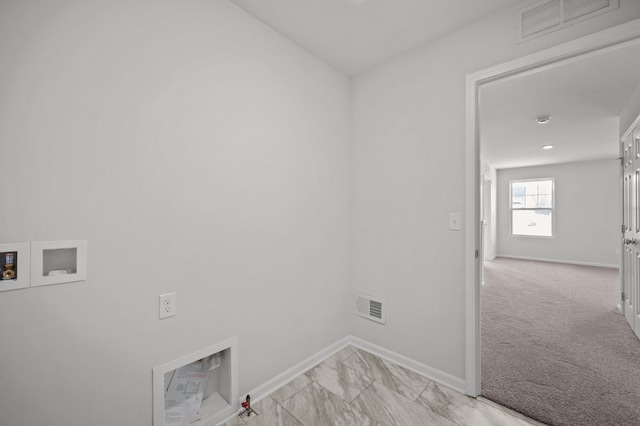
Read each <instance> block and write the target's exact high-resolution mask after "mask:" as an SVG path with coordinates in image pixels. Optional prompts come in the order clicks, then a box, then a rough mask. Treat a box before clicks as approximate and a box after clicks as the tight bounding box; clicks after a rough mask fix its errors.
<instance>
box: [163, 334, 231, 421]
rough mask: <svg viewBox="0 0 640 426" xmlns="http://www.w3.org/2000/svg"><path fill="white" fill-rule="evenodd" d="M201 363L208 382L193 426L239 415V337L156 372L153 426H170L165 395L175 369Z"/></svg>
mask: <svg viewBox="0 0 640 426" xmlns="http://www.w3.org/2000/svg"><path fill="white" fill-rule="evenodd" d="M198 361H200V362H202V363H203V365H202V368H203V369H207V370H209V380H208V382H207V387H206V389H205V392H204V395H203V399H202V405H201V407H200V414H201V419H200V420H197V421H195V422H193V423H191V425H193V426H213V425H216V424H219V423H220V422H221V421H223V420H224V419H225V418H227V417H229V416H232V415H234V414H237V413H238V408H239V405H240V404H239V400H238V338H237V337H233V338H231V339H228V340H225V341H223V342H220V343H218V344H216V345H212V346H209V347H207V348H204V349H202V350H199V351H197V352H194V353H192V354H190V355H186V356H183V357H181V358H179V359H176V360H174V361H171V362H168V363H166V364H163V365H160V366H158V367H155V368H154V369H153V426H166V425H168V424H170V423H169V422H167V421H166V420H167V412H166V409H167V408H168V407H167V406H166V401H165V393H166V392H167V389H168V388H169V386H170V381H171V380H173V377H174V372H175V371H176V369H178V368H180V367H183V366H185V365H187V364H191V363H193V362H198ZM171 424H174V423H171Z"/></svg>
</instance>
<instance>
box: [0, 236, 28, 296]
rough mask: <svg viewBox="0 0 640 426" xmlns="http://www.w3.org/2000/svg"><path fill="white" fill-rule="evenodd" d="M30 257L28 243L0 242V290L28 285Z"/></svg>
mask: <svg viewBox="0 0 640 426" xmlns="http://www.w3.org/2000/svg"><path fill="white" fill-rule="evenodd" d="M30 258H31V249H30V244H29V243H9V244H0V291H7V290H17V289H20V288H27V287H29V284H30V281H31V280H30V275H31V265H30Z"/></svg>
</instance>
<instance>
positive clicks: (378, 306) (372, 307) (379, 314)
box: [356, 294, 386, 324]
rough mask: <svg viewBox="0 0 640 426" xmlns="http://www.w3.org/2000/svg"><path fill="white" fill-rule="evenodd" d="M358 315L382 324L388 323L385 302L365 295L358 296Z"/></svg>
mask: <svg viewBox="0 0 640 426" xmlns="http://www.w3.org/2000/svg"><path fill="white" fill-rule="evenodd" d="M356 315H358V316H361V317H362V318H366V319H370V320H371V321H376V322H379V323H381V324H385V323H386V317H385V313H384V303H383V301H382V300H381V299H377V298H375V297H371V296H367V295H365V294H356Z"/></svg>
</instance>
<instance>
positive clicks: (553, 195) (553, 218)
mask: <svg viewBox="0 0 640 426" xmlns="http://www.w3.org/2000/svg"><path fill="white" fill-rule="evenodd" d="M540 181H551V207H535V208H532V207H529V208H514V207H513V184H514V183H521V182H540ZM514 210H520V211H522V210H549V211H550V212H551V235H527V234H515V233H514V232H513V212H514ZM555 210H556V182H555V178H552V177H546V178H533V179H513V180H510V181H509V235H511V236H512V237H516V238H546V239H550V238H555V235H556V212H555Z"/></svg>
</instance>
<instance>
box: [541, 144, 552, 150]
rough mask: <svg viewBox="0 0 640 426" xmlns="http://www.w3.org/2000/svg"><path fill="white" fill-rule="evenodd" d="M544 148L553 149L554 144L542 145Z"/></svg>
mask: <svg viewBox="0 0 640 426" xmlns="http://www.w3.org/2000/svg"><path fill="white" fill-rule="evenodd" d="M542 149H553V145H542Z"/></svg>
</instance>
